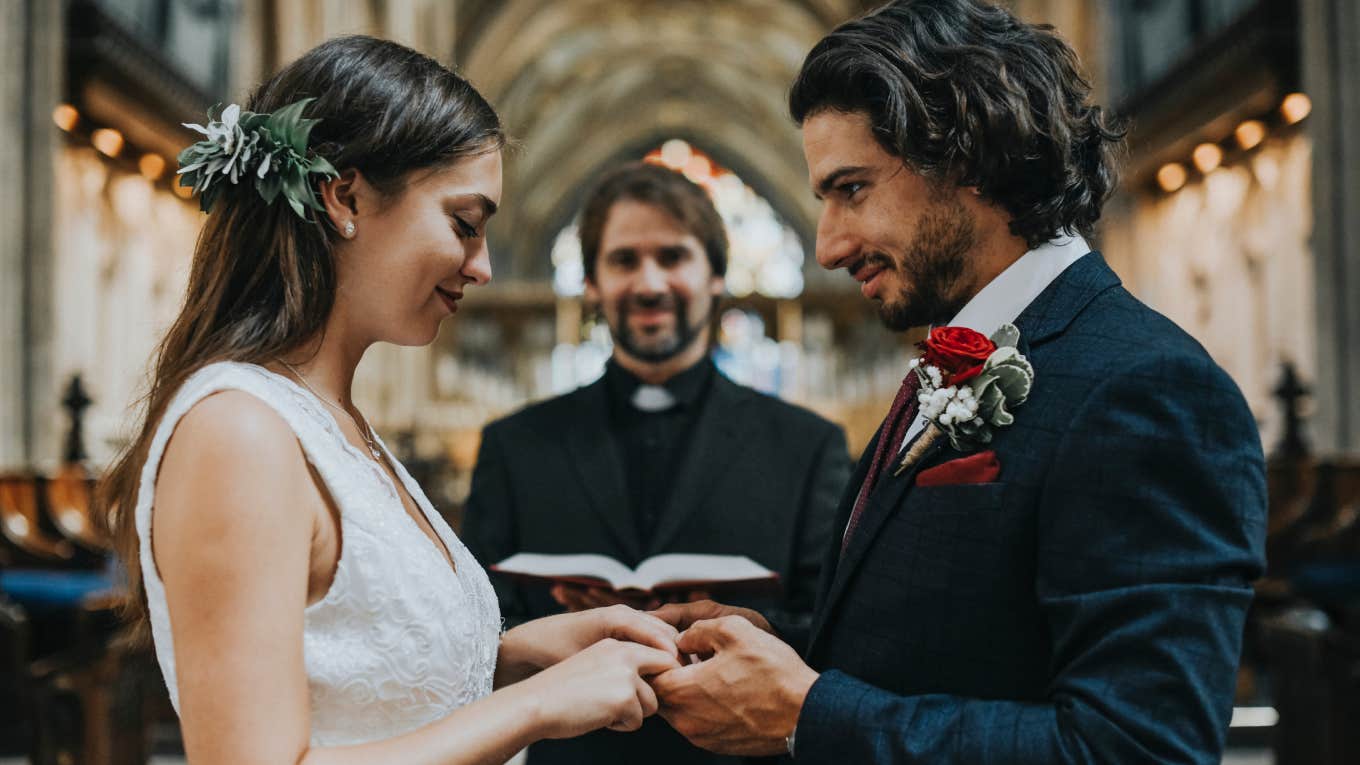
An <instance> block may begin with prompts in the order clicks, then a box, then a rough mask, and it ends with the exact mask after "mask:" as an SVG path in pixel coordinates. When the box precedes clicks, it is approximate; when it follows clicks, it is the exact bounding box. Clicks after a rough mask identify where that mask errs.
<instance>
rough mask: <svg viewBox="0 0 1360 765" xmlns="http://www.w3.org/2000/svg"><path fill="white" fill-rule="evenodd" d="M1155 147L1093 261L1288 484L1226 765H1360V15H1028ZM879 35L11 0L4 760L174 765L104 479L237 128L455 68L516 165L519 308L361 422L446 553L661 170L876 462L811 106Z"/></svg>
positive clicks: (1290, 3)
mask: <svg viewBox="0 0 1360 765" xmlns="http://www.w3.org/2000/svg"><path fill="white" fill-rule="evenodd" d="M1006 4H1007V5H1009V6H1010V7H1011V8H1012V9H1013V10H1015V11H1016V12H1017V13H1019V14H1020V15H1021V16H1022V17H1024V18H1026V19H1028V20H1031V21H1036V22H1046V23H1051V24H1053V25H1054V26H1056V28H1057V29H1058V30H1059V32H1060V33H1061V34H1063V36H1064V37H1066V38H1067V39H1068V40H1069V42H1071V44H1072V45H1073V46H1074V47H1075V48H1076V50H1077V51H1078V53H1079V55H1080V56H1081V57H1082V59H1083V61H1084V63H1085V66H1086V69H1087V71H1088V73H1089V75H1090V78H1091V80H1092V82H1093V84H1094V85H1095V89H1096V94H1097V95H1096V98H1097V100H1098V101H1100V102H1102V103H1105V104H1108V105H1110V106H1112V107H1113V108H1114V109H1115V110H1116V111H1118V112H1119V113H1121V114H1123V115H1125V116H1127V117H1129V118H1131V119H1132V121H1133V123H1132V124H1133V131H1132V133H1131V135H1130V142H1129V155H1128V157H1127V165H1126V173H1125V176H1124V181H1123V184H1122V188H1121V191H1120V192H1119V194H1118V196H1117V197H1116V198H1115V199H1114V200H1112V201H1111V202H1110V204H1109V205H1108V206H1107V207H1106V214H1105V218H1104V219H1103V220H1102V222H1101V226H1100V231H1099V234H1098V237H1097V243H1098V246H1099V248H1100V249H1101V250H1102V251H1103V252H1104V254H1105V257H1106V259H1107V260H1108V261H1109V263H1110V265H1111V266H1112V267H1113V268H1114V269H1115V270H1116V271H1117V272H1118V273H1119V275H1120V276H1121V277H1122V278H1123V280H1124V282H1125V284H1126V286H1128V288H1129V289H1130V290H1131V291H1132V292H1133V293H1134V294H1135V295H1137V296H1138V297H1140V298H1141V299H1142V300H1144V301H1145V302H1147V303H1149V304H1150V305H1151V306H1153V307H1154V308H1156V309H1157V310H1159V311H1161V312H1163V313H1165V314H1167V315H1168V316H1170V317H1171V318H1172V319H1173V320H1175V321H1176V322H1177V323H1178V324H1180V325H1181V326H1182V327H1184V328H1185V329H1186V330H1187V331H1189V332H1190V333H1191V334H1193V335H1194V336H1195V337H1196V338H1198V339H1199V340H1200V341H1201V342H1202V343H1203V344H1204V345H1205V346H1206V347H1207V348H1208V350H1209V351H1210V353H1211V354H1212V355H1213V356H1214V358H1215V359H1216V360H1217V361H1218V362H1219V363H1220V364H1221V365H1222V366H1223V367H1225V368H1226V369H1227V370H1228V371H1229V372H1230V373H1231V374H1232V376H1233V377H1234V378H1235V379H1236V381H1237V383H1238V385H1239V386H1241V388H1242V390H1243V391H1244V393H1245V394H1246V397H1247V400H1248V402H1249V404H1250V405H1251V408H1252V410H1253V412H1254V413H1255V415H1256V417H1257V420H1258V422H1259V423H1260V427H1261V435H1262V439H1263V442H1264V444H1265V446H1266V451H1267V453H1268V454H1269V455H1270V501H1271V509H1270V512H1271V527H1270V528H1271V535H1270V541H1269V556H1270V572H1269V576H1268V577H1267V579H1265V580H1264V581H1262V582H1261V583H1260V586H1259V597H1258V599H1257V601H1256V605H1255V607H1254V613H1253V617H1252V620H1251V625H1250V627H1249V631H1250V634H1249V636H1248V643H1247V646H1248V648H1247V652H1246V655H1245V656H1244V660H1243V669H1242V673H1241V680H1240V683H1239V686H1240V687H1239V694H1238V695H1239V698H1238V710H1237V713H1236V714H1235V715H1234V727H1233V729H1232V732H1231V737H1230V742H1231V744H1232V745H1233V752H1232V754H1230V756H1229V761H1231V762H1241V763H1247V762H1251V763H1270V762H1274V763H1280V764H1281V765H1290V764H1293V763H1323V764H1329V763H1343V762H1345V763H1355V762H1360V725H1356V724H1355V721H1356V720H1360V608H1357V607H1356V604H1357V602H1360V574H1358V573H1357V571H1358V570H1360V395H1357V389H1358V388H1360V140H1358V139H1357V138H1356V134H1355V130H1354V127H1353V126H1354V125H1356V124H1360V3H1356V2H1354V1H1353V0H1013V1H1012V2H1009V3H1006ZM873 5H874V3H869V2H861V1H860V0H64V1H59V0H0V59H2V60H0V89H2V90H0V567H3V568H2V569H0V710H3V711H0V762H6V763H8V762H10V761H11V760H8V759H5V758H6V757H9V758H13V759H12V761H13V762H16V763H17V762H25V761H29V760H31V761H33V762H37V763H104V762H117V763H132V762H144V761H146V760H147V758H148V757H151V756H153V755H156V756H159V757H166V756H169V757H171V760H170V761H174V760H173V755H174V753H175V752H176V747H177V746H178V732H177V730H176V728H175V726H174V718H173V714H172V713H170V712H169V707H168V703H167V702H166V700H165V697H164V688H163V684H162V682H161V680H160V676H159V673H158V671H157V670H156V669H155V665H154V662H153V661H150V658H149V656H148V655H146V654H145V653H143V652H140V651H136V650H131V649H128V648H125V647H123V646H121V645H119V644H118V643H117V642H116V640H114V632H115V630H114V620H113V618H112V615H111V613H110V611H109V604H110V603H111V602H112V601H111V598H112V596H113V595H114V594H116V586H117V585H116V581H117V575H116V572H115V571H113V569H112V567H111V566H110V564H109V562H108V553H107V547H106V544H105V541H104V540H103V539H101V538H100V537H99V536H98V535H97V534H96V533H95V532H94V529H93V527H92V526H91V524H90V520H89V492H90V481H91V479H92V478H93V477H94V476H97V474H98V472H99V470H100V469H101V468H102V467H103V466H104V465H106V464H107V463H108V462H109V460H110V459H111V457H112V456H113V455H114V454H115V452H116V451H117V450H118V448H119V447H120V446H121V445H122V444H123V443H124V439H125V438H126V437H127V435H128V428H129V427H130V424H131V423H132V422H133V420H134V414H135V412H136V411H137V406H138V398H139V396H140V394H141V393H142V392H143V385H144V383H145V373H146V369H147V363H148V360H149V358H150V355H151V352H152V350H153V348H154V346H155V344H156V342H157V340H158V339H159V335H160V332H161V331H162V330H163V329H164V327H165V326H166V325H167V324H168V322H169V320H170V319H171V318H172V317H173V315H174V313H175V312H176V310H177V309H178V306H179V303H180V300H181V298H182V289H183V285H184V280H185V277H186V274H187V266H188V261H189V258H190V255H191V252H192V248H193V243H194V238H195V235H196V231H197V229H198V226H199V224H200V221H201V216H200V213H199V212H198V205H197V203H196V201H195V200H190V199H186V198H185V194H184V193H183V190H181V189H178V188H177V187H175V186H174V185H173V183H172V180H173V178H174V171H175V157H176V155H177V154H178V152H179V151H180V149H182V148H183V147H184V146H186V145H188V144H189V143H191V142H192V141H193V140H194V138H195V136H194V134H193V133H191V132H189V131H187V130H186V129H185V128H183V127H182V126H181V123H183V122H195V121H197V122H201V121H202V117H203V114H204V112H205V111H206V110H207V109H208V108H209V107H210V106H212V105H214V104H218V103H223V104H225V103H228V102H232V101H243V100H244V98H245V94H246V93H247V91H248V89H249V88H250V87H251V86H252V85H253V84H254V83H256V82H258V81H259V80H260V79H261V78H262V77H263V76H264V75H265V74H266V73H268V72H270V71H272V70H274V69H275V68H277V67H278V66H280V65H281V64H283V63H285V62H287V61H289V60H291V59H292V58H294V57H296V56H297V55H299V54H300V53H302V52H303V51H305V50H306V49H308V48H309V47H311V46H312V45H314V44H316V43H318V42H320V41H322V40H324V39H326V38H328V37H331V36H334V35H338V34H344V33H353V32H362V33H367V34H372V35H377V36H381V37H387V38H391V39H395V40H398V41H400V42H403V43H405V44H408V45H411V46H413V47H415V48H418V49H420V50H422V51H424V52H426V53H428V54H430V55H431V56H434V57H435V58H437V59H439V60H441V61H443V62H446V63H449V64H452V65H455V66H456V67H457V68H458V69H459V70H460V71H461V72H462V73H463V74H464V75H466V76H467V77H468V78H470V79H471V80H472V81H473V83H474V84H475V85H476V86H477V87H478V88H479V89H480V90H481V91H482V93H484V94H485V95H486V96H487V97H488V99H489V100H490V101H491V102H492V103H493V104H494V105H495V106H496V107H497V109H498V110H499V111H500V113H501V115H502V117H503V119H504V121H505V123H506V124H507V126H508V128H509V129H510V131H511V133H512V134H513V135H514V137H515V138H516V139H517V142H518V144H519V147H518V148H517V149H516V150H515V151H513V152H512V153H511V154H510V155H509V156H508V158H507V164H506V178H505V188H506V200H507V204H505V205H504V206H503V212H502V213H501V214H499V215H497V216H496V218H495V219H494V222H493V224H492V226H491V229H490V232H489V236H490V242H491V248H492V258H493V265H494V270H495V280H494V282H493V283H492V284H491V285H490V286H488V287H484V288H481V289H474V290H471V291H469V293H468V296H467V298H466V300H465V301H464V303H463V305H462V308H461V310H460V312H459V314H458V316H457V318H456V319H454V320H452V321H449V322H447V323H446V324H445V326H444V328H443V331H442V334H441V335H440V337H439V339H438V340H437V341H436V342H435V343H434V344H433V345H432V346H430V347H426V348H415V349H400V348H395V347H376V348H374V349H373V350H372V351H370V352H369V354H368V356H367V358H366V359H365V361H364V363H363V366H362V367H361V368H360V373H359V377H358V380H357V383H356V392H355V393H356V395H355V397H356V400H357V401H358V403H359V405H360V407H361V408H362V409H363V411H364V412H366V413H367V414H368V416H369V418H370V419H371V420H372V421H373V422H374V424H375V425H376V426H377V427H378V428H379V430H380V431H381V432H382V434H383V435H384V437H385V438H386V439H387V440H388V442H389V443H391V444H394V445H395V446H396V448H397V451H398V452H399V454H400V455H401V456H402V458H403V460H404V461H405V462H406V464H407V465H408V467H410V468H411V472H412V473H413V474H414V475H415V476H416V477H417V479H418V480H420V481H421V482H422V484H423V485H424V486H425V487H426V490H427V491H428V493H429V494H430V496H431V499H432V500H433V501H434V503H435V505H436V506H438V507H440V508H441V510H442V511H443V512H445V513H446V515H447V516H448V518H449V520H450V521H451V522H452V523H453V524H454V526H455V528H456V527H457V524H458V522H459V518H460V510H461V505H462V502H463V500H464V498H465V497H466V493H467V489H468V481H469V476H470V472H471V469H472V466H473V462H474V460H475V456H476V453H477V446H478V439H479V434H480V429H481V426H482V425H483V424H484V423H486V422H487V421H489V420H491V419H493V418H496V417H498V416H501V415H503V414H506V413H509V412H511V411H513V410H515V409H517V408H519V407H521V406H523V405H524V404H525V403H527V402H530V401H534V400H537V399H540V398H544V397H548V396H551V395H555V394H557V393H561V392H565V391H567V390H570V389H572V388H574V387H576V386H578V385H581V384H584V383H588V382H590V381H592V380H594V379H595V378H596V377H598V375H599V374H600V373H601V372H602V369H603V363H604V361H605V359H606V358H607V357H608V355H609V353H610V345H609V342H610V341H609V334H608V331H607V328H606V327H605V326H604V325H603V324H602V323H601V322H600V321H598V320H597V319H596V317H595V316H594V315H593V311H592V310H591V309H590V307H589V306H587V305H585V304H584V303H583V300H582V277H583V272H582V266H581V255H580V251H579V245H578V243H577V240H576V238H575V220H576V217H577V212H578V207H579V203H580V201H581V198H582V196H583V194H584V192H585V191H586V189H587V188H588V187H589V185H590V183H591V181H592V180H593V179H594V178H595V177H596V176H597V175H598V174H599V173H600V172H602V171H603V170H604V169H606V168H608V167H610V166H612V165H614V164H616V163H618V162H621V161H625V160H631V159H641V158H649V159H651V160H652V161H655V162H659V163H662V164H665V165H668V166H670V167H672V168H674V169H676V170H678V171H681V172H684V173H685V174H686V175H687V176H689V177H690V178H691V179H693V180H695V181H696V182H698V183H700V184H702V185H704V186H705V187H706V188H708V189H709V190H710V192H711V193H712V195H713V197H714V199H715V200H716V202H717V206H718V208H719V210H720V212H721V213H722V215H723V217H724V218H725V220H726V222H727V224H728V227H729V234H730V237H731V239H732V242H733V246H732V253H731V265H730V270H729V274H728V279H727V284H728V295H727V297H726V298H725V301H724V307H723V310H722V314H721V332H720V337H719V342H718V348H717V350H716V357H717V359H718V363H719V366H720V367H721V368H722V369H723V370H724V371H725V372H726V373H727V374H728V375H729V376H731V377H733V378H734V379H736V380H738V381H739V382H744V383H746V384H749V385H752V386H755V387H757V388H760V389H763V390H766V391H769V392H771V393H774V394H777V395H779V396H781V397H784V398H787V399H789V400H791V401H794V402H797V403H800V404H803V405H805V406H808V407H810V408H812V409H814V410H816V411H818V412H820V413H822V414H823V415H825V416H826V417H828V418H830V419H832V420H835V421H837V422H839V423H841V424H842V425H844V426H845V428H846V430H847V433H848V434H849V437H850V446H851V448H852V450H853V451H854V453H855V454H858V452H859V450H860V449H862V448H863V446H864V445H865V443H866V442H867V441H868V439H869V438H870V437H871V436H872V434H873V432H874V430H875V428H876V427H877V425H878V423H879V421H880V419H881V418H882V416H883V413H884V412H885V411H886V410H887V407H888V403H889V402H890V401H891V399H892V396H893V394H894V393H895V391H896V389H897V386H898V383H899V381H900V379H901V374H902V369H903V366H904V363H905V360H906V358H907V356H908V353H909V352H910V343H911V342H912V341H914V340H915V339H917V338H915V337H903V336H899V335H894V334H891V333H888V332H887V331H886V330H883V329H882V328H881V327H880V325H879V323H878V321H877V319H876V317H875V315H874V314H873V313H872V312H871V310H870V309H869V305H868V304H867V303H866V301H864V300H863V299H862V298H860V297H859V295H858V294H857V292H856V290H855V289H854V284H853V283H852V282H851V281H850V280H849V279H845V278H835V277H834V276H833V275H829V274H827V273H825V272H823V271H821V269H819V268H818V267H817V265H816V263H815V260H814V258H813V240H814V234H815V221H816V212H817V211H816V204H815V200H814V199H813V198H812V196H811V194H810V193H809V192H808V190H807V180H806V168H805V166H804V163H803V159H802V151H801V144H800V138H799V134H798V131H797V129H796V127H795V126H794V125H793V124H792V123H791V122H790V120H789V118H788V117H787V114H786V108H785V96H786V89H787V86H788V84H789V83H790V82H791V81H792V79H793V76H794V75H795V73H796V72H797V69H798V67H799V65H800V63H801V61H802V58H803V56H804V55H805V54H806V52H807V51H808V50H809V49H810V48H811V47H812V45H813V44H814V43H815V42H816V41H817V40H818V39H819V38H820V37H821V36H822V35H823V34H825V33H826V32H828V31H829V30H830V29H831V28H832V27H834V26H835V25H836V24H838V23H839V22H841V21H843V20H845V19H847V18H850V17H851V16H854V15H858V14H860V13H862V12H864V11H865V10H868V9H869V8H870V7H872V6H873Z"/></svg>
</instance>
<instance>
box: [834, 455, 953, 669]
mask: <svg viewBox="0 0 1360 765" xmlns="http://www.w3.org/2000/svg"><path fill="white" fill-rule="evenodd" d="M924 433H925V431H922V432H921V433H919V434H917V436H916V438H920V437H921V436H922V435H924ZM875 440H877V439H875ZM912 443H915V439H913V440H912ZM948 444H949V440H948V439H947V438H945V437H944V436H941V437H939V438H937V439H935V441H934V443H932V444H931V445H930V446H928V447H927V448H926V450H925V452H924V453H922V454H921V456H920V458H919V459H917V460H916V461H915V462H913V463H912V464H911V466H910V467H908V468H907V469H906V470H904V471H902V474H901V475H896V476H895V475H893V472H894V471H895V470H896V468H897V464H898V463H899V462H900V461H901V458H902V454H903V452H902V451H900V450H899V451H898V453H897V454H896V455H894V456H893V461H892V462H891V463H889V467H888V468H885V469H884V470H883V473H882V475H881V476H880V477H879V479H878V485H877V486H875V487H874V490H873V493H871V494H870V495H869V502H868V504H867V505H865V507H864V514H863V515H862V516H861V517H860V519H859V525H858V527H856V528H855V533H854V535H853V536H852V537H850V546H849V547H847V548H845V552H844V553H842V554H840V555H839V556H838V557H837V558H836V559H835V560H836V562H835V566H836V569H835V574H833V575H832V577H831V585H830V589H829V590H828V591H827V593H826V595H825V596H824V597H823V598H822V599H821V603H820V606H819V607H818V608H817V613H816V616H815V618H814V620H813V625H812V632H811V635H810V637H809V639H808V656H811V655H812V651H813V649H815V648H816V647H817V643H818V638H819V637H820V636H821V633H822V630H823V628H824V627H825V626H826V620H827V618H828V616H829V615H830V614H831V613H832V611H834V610H835V608H836V604H837V602H838V601H839V600H840V598H841V596H842V595H844V594H845V589H846V585H847V584H848V583H849V581H850V579H851V578H852V577H853V576H854V574H855V571H856V569H858V568H859V565H860V563H862V562H863V561H864V556H865V553H867V552H868V551H869V547H870V544H871V543H872V542H873V540H874V537H876V536H878V532H879V529H881V528H883V524H884V523H887V522H888V519H889V518H890V517H892V515H893V513H895V512H897V511H898V510H899V509H900V506H901V505H902V504H903V503H904V501H905V497H906V494H907V491H908V490H909V489H910V488H911V485H912V483H913V482H915V480H916V474H917V473H919V472H920V471H921V468H922V467H924V466H925V465H926V464H927V463H929V462H930V461H931V460H933V459H934V458H935V457H936V456H938V455H939V454H940V452H942V451H944V449H945V447H946V446H948ZM907 447H908V448H910V447H911V443H909V444H907ZM861 461H862V460H861ZM865 472H867V470H866V471H865ZM863 481H864V478H863V475H862V474H861V477H860V483H862V482H863ZM855 486H856V487H858V486H859V484H858V483H857V484H855ZM855 493H856V494H858V492H855ZM850 503H851V505H852V506H853V504H854V498H853V495H852V496H851V499H850ZM847 521H848V518H847ZM836 531H837V532H842V531H844V524H842V525H840V526H839V527H837V529H836ZM833 536H834V537H835V543H836V548H837V550H839V549H840V543H841V537H840V535H839V534H833Z"/></svg>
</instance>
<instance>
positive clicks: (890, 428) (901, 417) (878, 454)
mask: <svg viewBox="0 0 1360 765" xmlns="http://www.w3.org/2000/svg"><path fill="white" fill-rule="evenodd" d="M920 390H921V378H919V377H917V376H916V371H915V370H912V371H910V372H908V373H907V376H906V378H904V379H903V380H902V387H900V388H898V389H897V396H896V398H894V399H893V402H892V408H891V409H889V410H888V417H887V418H886V419H885V420H883V427H882V428H881V429H880V430H881V431H882V435H881V436H880V437H879V439H878V448H876V449H874V459H873V461H871V462H870V463H869V472H868V473H865V474H864V483H863V484H862V485H861V486H860V489H859V496H858V497H856V498H855V509H854V510H853V511H852V512H851V513H850V523H849V524H847V525H846V527H845V536H843V537H841V554H842V555H844V554H845V550H846V549H847V548H848V547H850V538H851V537H852V536H854V534H855V527H856V526H858V525H859V518H860V516H861V515H863V514H864V506H865V505H867V504H869V495H870V494H872V493H873V491H874V485H875V484H877V483H878V477H879V475H880V474H881V473H882V472H883V463H885V462H887V461H888V459H889V458H891V457H892V456H893V455H895V454H897V450H898V449H899V448H900V447H901V446H902V439H903V438H904V437H905V436H906V434H907V426H909V425H911V421H912V420H914V419H916V410H917V408H918V407H917V401H916V394H917V392H919V391H920Z"/></svg>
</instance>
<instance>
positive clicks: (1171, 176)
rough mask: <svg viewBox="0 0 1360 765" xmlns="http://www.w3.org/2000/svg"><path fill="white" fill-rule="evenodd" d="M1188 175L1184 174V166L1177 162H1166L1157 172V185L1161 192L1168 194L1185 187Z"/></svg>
mask: <svg viewBox="0 0 1360 765" xmlns="http://www.w3.org/2000/svg"><path fill="white" fill-rule="evenodd" d="M1188 178H1189V174H1188V173H1186V172H1185V165H1182V164H1180V163H1179V162H1168V163H1166V164H1165V165H1162V166H1161V168H1160V169H1158V170H1157V185H1158V186H1161V187H1162V191H1165V192H1166V193H1168V194H1170V193H1171V192H1173V191H1177V190H1179V189H1180V188H1181V187H1182V186H1184V185H1185V181H1186V180H1187V179H1188Z"/></svg>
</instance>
